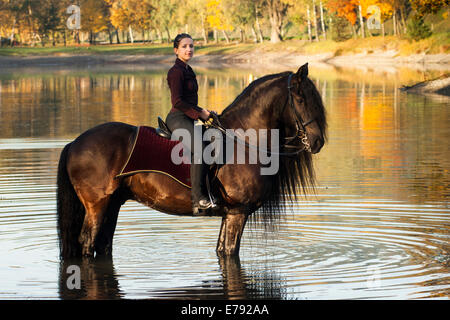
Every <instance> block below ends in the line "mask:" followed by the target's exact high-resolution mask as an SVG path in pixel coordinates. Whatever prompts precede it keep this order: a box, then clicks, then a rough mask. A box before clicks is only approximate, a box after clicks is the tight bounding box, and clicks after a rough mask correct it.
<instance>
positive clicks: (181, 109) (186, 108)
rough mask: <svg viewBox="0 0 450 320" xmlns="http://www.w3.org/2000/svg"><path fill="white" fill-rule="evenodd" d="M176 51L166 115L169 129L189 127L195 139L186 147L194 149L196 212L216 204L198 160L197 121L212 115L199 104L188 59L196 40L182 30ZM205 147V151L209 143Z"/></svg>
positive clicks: (193, 191)
mask: <svg viewBox="0 0 450 320" xmlns="http://www.w3.org/2000/svg"><path fill="white" fill-rule="evenodd" d="M173 46H174V52H175V54H176V56H177V59H176V60H175V64H174V65H173V67H172V68H171V69H170V70H169V72H168V73H167V82H168V84H169V88H170V93H171V100H172V109H171V110H170V112H169V114H168V115H167V118H166V123H167V126H168V127H169V129H170V130H171V131H172V132H173V131H174V130H176V129H180V128H182V129H186V130H188V132H189V134H190V136H191V139H190V143H186V145H185V147H186V148H188V149H189V150H190V152H191V155H192V157H191V169H190V176H191V185H192V189H191V200H192V207H193V212H194V213H197V212H200V211H199V210H206V209H209V208H210V207H211V206H212V203H211V202H210V200H209V199H208V197H207V196H205V194H206V193H207V191H206V190H205V189H206V188H205V178H206V173H207V169H206V165H205V164H204V163H203V159H202V157H199V158H198V159H197V157H196V159H194V136H195V135H194V121H195V120H198V119H201V120H204V121H206V120H207V119H208V118H209V117H210V112H209V111H208V110H205V109H202V108H200V107H199V106H198V105H197V104H198V94H197V92H198V84H197V79H196V76H195V73H194V70H192V68H191V67H190V66H189V64H188V62H189V60H191V58H192V57H193V55H194V41H193V40H192V37H191V36H190V35H189V34H186V33H181V34H179V35H177V36H176V37H175V40H174V42H173ZM199 145H201V146H202V154H203V149H204V147H205V144H204V143H203V142H202V143H201V144H199Z"/></svg>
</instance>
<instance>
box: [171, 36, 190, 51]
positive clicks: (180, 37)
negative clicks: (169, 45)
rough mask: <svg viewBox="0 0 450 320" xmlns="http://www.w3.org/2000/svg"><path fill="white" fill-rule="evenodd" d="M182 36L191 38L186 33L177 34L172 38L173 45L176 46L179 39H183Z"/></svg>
mask: <svg viewBox="0 0 450 320" xmlns="http://www.w3.org/2000/svg"><path fill="white" fill-rule="evenodd" d="M184 38H189V39H192V37H191V35H189V34H187V33H180V34H177V36H176V37H175V39H174V40H173V47H174V48H178V46H179V45H180V41H181V40H183V39H184Z"/></svg>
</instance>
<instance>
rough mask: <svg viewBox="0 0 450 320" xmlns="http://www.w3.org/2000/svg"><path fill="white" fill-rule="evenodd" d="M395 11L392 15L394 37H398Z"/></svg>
mask: <svg viewBox="0 0 450 320" xmlns="http://www.w3.org/2000/svg"><path fill="white" fill-rule="evenodd" d="M395 11H396V10H395V9H394V13H393V14H392V24H393V26H394V36H396V35H397V19H396V16H395Z"/></svg>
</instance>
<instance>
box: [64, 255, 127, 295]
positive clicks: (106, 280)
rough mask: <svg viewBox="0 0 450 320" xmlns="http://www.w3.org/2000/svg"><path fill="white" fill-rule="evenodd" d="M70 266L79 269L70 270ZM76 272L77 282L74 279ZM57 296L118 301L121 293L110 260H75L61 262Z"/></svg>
mask: <svg viewBox="0 0 450 320" xmlns="http://www.w3.org/2000/svg"><path fill="white" fill-rule="evenodd" d="M71 266H72V268H73V266H76V267H78V268H79V269H72V268H70V267H71ZM78 270H79V275H80V278H79V280H78V279H76V277H77V276H78ZM77 281H78V282H77ZM59 296H60V298H61V299H103V300H104V299H120V298H121V296H122V293H121V292H120V289H119V281H118V280H117V275H116V272H115V270H114V265H113V261H112V259H111V258H97V259H77V260H70V261H67V260H66V261H63V262H61V263H60V270H59Z"/></svg>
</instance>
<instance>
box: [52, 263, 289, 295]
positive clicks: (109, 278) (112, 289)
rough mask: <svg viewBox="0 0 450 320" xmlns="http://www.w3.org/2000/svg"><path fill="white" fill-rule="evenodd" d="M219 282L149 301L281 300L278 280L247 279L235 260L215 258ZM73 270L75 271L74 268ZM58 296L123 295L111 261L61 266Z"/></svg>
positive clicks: (262, 275)
mask: <svg viewBox="0 0 450 320" xmlns="http://www.w3.org/2000/svg"><path fill="white" fill-rule="evenodd" d="M218 264H219V267H220V270H221V279H217V280H214V281H204V282H203V283H202V284H201V285H199V286H192V287H180V288H170V289H163V290H152V291H150V292H149V298H150V299H151V298H164V299H202V300H206V299H230V300H231V299H283V298H285V289H283V286H282V281H281V278H280V276H279V275H278V274H277V273H276V272H273V270H271V269H270V268H267V270H271V271H269V272H267V271H266V270H264V271H261V270H259V271H257V272H255V273H254V274H252V273H251V274H250V275H247V274H246V273H247V272H246V271H245V268H243V267H242V266H241V262H240V258H239V256H224V257H222V256H219V257H218ZM70 266H78V267H79V271H80V272H79V275H80V282H79V283H80V286H79V288H74V286H76V285H77V283H76V282H74V281H75V279H74V277H75V276H76V273H75V272H73V270H72V269H73V268H70ZM75 270H77V269H76V268H75ZM59 295H60V298H61V299H92V300H98V299H99V300H111V299H122V298H124V296H125V293H124V292H122V291H121V290H120V288H119V281H118V280H117V275H116V272H115V269H114V264H113V260H112V258H111V257H104V258H82V259H73V260H68V261H65V262H62V263H61V265H60V272H59Z"/></svg>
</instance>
